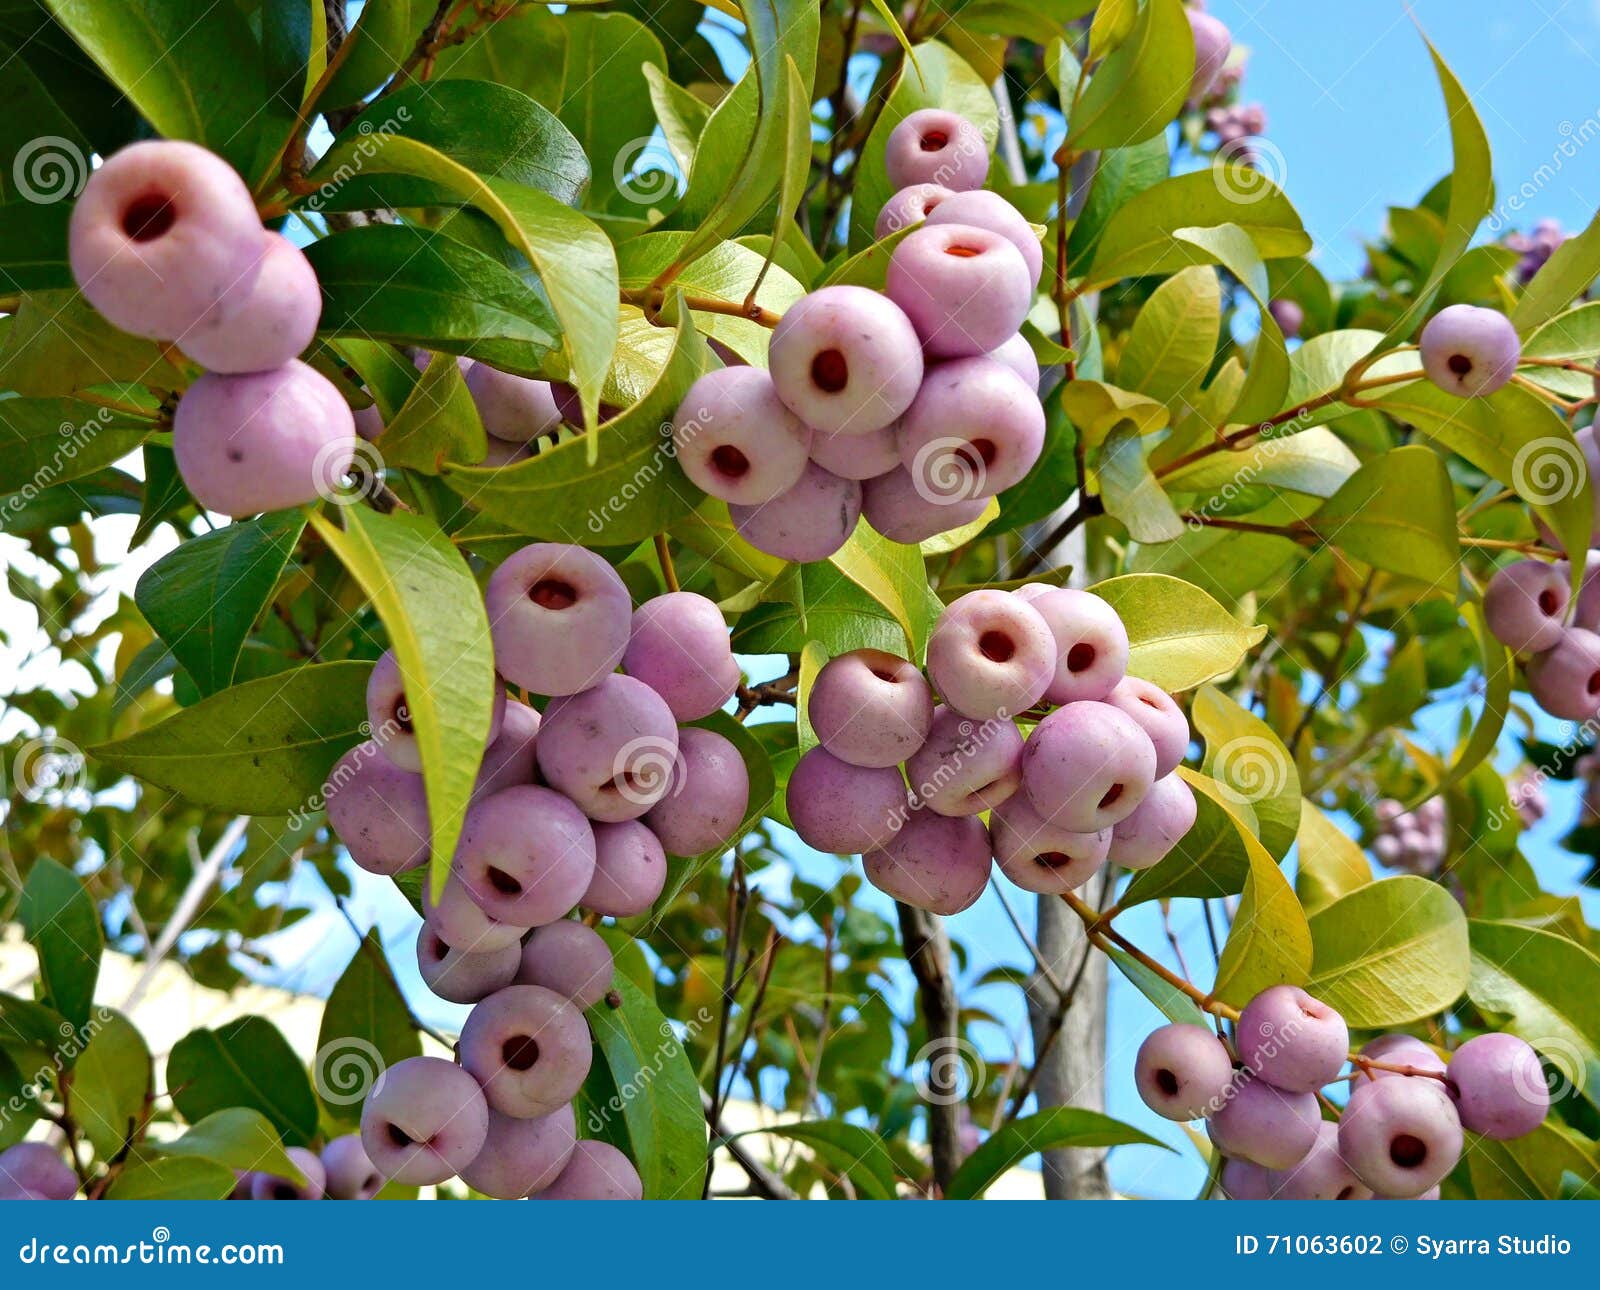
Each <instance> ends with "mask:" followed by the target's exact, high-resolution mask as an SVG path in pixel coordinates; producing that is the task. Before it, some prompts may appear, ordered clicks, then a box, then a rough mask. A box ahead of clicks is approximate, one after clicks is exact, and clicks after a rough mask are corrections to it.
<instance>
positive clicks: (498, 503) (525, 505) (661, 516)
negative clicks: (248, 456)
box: [444, 314, 710, 544]
mask: <svg viewBox="0 0 1600 1290" xmlns="http://www.w3.org/2000/svg"><path fill="white" fill-rule="evenodd" d="M709 366H710V354H709V352H708V350H707V349H706V345H705V342H704V341H702V340H701V339H700V338H699V337H698V336H697V335H696V334H695V331H694V327H693V325H692V323H691V320H690V319H689V317H688V316H687V314H685V316H684V317H682V318H680V320H679V325H678V329H677V331H676V334H675V335H674V337H673V342H672V351H671V354H670V356H669V357H668V359H667V362H666V365H665V367H664V368H663V370H662V372H661V375H660V377H659V379H658V380H657V381H656V383H655V385H654V386H653V387H652V388H651V389H650V390H649V391H648V392H647V393H646V394H645V395H644V397H643V398H641V399H640V400H639V402H637V403H635V404H634V405H633V406H632V407H630V408H628V409H627V410H626V411H625V412H623V413H621V414H620V415H619V416H617V417H615V418H614V419H612V420H611V421H609V422H607V423H605V424H604V425H602V426H601V427H600V429H599V431H598V433H597V434H596V435H588V434H586V435H582V436H579V437H578V438H576V439H569V440H567V441H566V442H564V443H561V444H559V445H557V446H556V447H554V448H549V449H546V450H545V451H543V452H541V453H540V454H539V455H538V456H536V457H534V458H533V459H532V460H530V461H521V462H516V463H515V464H513V465H510V466H504V467H501V468H500V469H498V470H481V469H475V468H472V467H455V466H452V467H448V468H447V469H446V471H445V475H444V480H445V483H446V484H448V485H449V486H450V487H451V488H452V489H454V490H455V491H456V492H457V493H459V494H460V495H461V496H462V497H463V498H464V499H466V500H467V501H468V502H469V503H470V504H471V505H472V506H473V507H474V508H475V509H477V510H479V511H482V512H483V513H484V514H485V515H488V516H491V517H493V518H495V519H497V520H500V521H502V522H503V523H506V524H508V525H510V526H512V531H513V532H518V533H528V534H529V535H530V536H533V537H547V538H552V539H556V540H560V541H565V542H586V543H591V544H592V543H597V542H607V543H624V542H640V541H643V540H644V539H645V538H647V537H650V536H651V535H652V534H654V533H658V532H660V531H661V530H662V529H664V528H666V527H667V526H668V525H669V524H672V523H673V522H675V521H676V520H678V519H680V518H681V517H683V516H684V515H686V514H688V513H689V511H690V510H691V509H692V508H693V507H694V506H695V505H696V503H697V502H698V501H699V500H700V499H699V497H698V496H697V494H698V491H699V490H698V489H695V488H694V487H693V486H692V485H691V484H690V483H689V481H688V479H687V477H686V476H685V475H684V473H683V468H682V467H681V466H679V465H678V460H677V456H676V454H675V453H674V452H673V451H672V441H671V439H670V438H669V437H668V436H669V433H670V426H671V422H672V418H673V415H674V413H676V411H677V409H678V404H679V403H680V402H681V401H682V399H683V396H684V394H685V393H686V392H687V390H688V388H689V386H690V385H692V384H693V383H694V381H695V379H696V378H697V377H698V376H699V375H700V374H701V373H702V372H703V371H705V370H706V369H707V367H709ZM595 439H598V442H599V456H598V460H597V461H596V462H595V463H593V464H591V463H590V462H589V461H588V460H587V446H586V444H585V442H584V441H585V440H595Z"/></svg>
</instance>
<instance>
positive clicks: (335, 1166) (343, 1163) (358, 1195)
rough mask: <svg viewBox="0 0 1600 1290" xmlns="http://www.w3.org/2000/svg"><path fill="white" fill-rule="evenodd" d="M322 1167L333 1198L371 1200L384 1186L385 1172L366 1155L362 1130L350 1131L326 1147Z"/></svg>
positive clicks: (323, 1150) (323, 1149)
mask: <svg viewBox="0 0 1600 1290" xmlns="http://www.w3.org/2000/svg"><path fill="white" fill-rule="evenodd" d="M322 1169H323V1173H324V1174H325V1175H326V1176H327V1180H328V1181H327V1187H328V1195H330V1196H332V1197H333V1198H334V1200H371V1199H372V1198H373V1197H374V1196H376V1195H377V1194H378V1193H379V1192H380V1191H382V1190H383V1175H382V1174H380V1173H379V1172H378V1170H377V1167H376V1166H375V1165H374V1164H373V1163H372V1161H371V1159H370V1158H369V1157H368V1156H367V1149H366V1148H365V1147H363V1146H362V1145H361V1135H360V1134H359V1133H347V1134H345V1135H344V1136H343V1137H339V1138H335V1139H334V1140H333V1141H332V1142H330V1143H328V1145H327V1146H325V1147H323V1148H322Z"/></svg>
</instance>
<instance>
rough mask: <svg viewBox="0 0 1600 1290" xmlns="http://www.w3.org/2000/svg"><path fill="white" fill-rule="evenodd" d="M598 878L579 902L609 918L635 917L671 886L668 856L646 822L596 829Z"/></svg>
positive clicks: (639, 821)
mask: <svg viewBox="0 0 1600 1290" xmlns="http://www.w3.org/2000/svg"><path fill="white" fill-rule="evenodd" d="M594 850H595V857H594V877H593V878H591V879H590V880H589V889H588V890H587V891H585V892H584V893H583V899H582V900H580V901H579V902H578V903H579V904H580V905H582V906H583V907H584V908H585V909H590V910H593V911H594V912H595V913H597V914H603V915H605V916H606V917H607V918H632V917H633V916H634V915H635V914H642V913H644V912H645V910H647V909H649V908H650V906H651V905H653V904H655V901H656V897H657V896H659V895H660V894H661V890H662V888H663V887H665V886H666V883H667V855H666V852H665V851H664V850H663V849H662V847H661V841H660V839H659V838H657V837H656V835H655V834H654V833H652V832H651V831H650V829H649V826H648V825H646V824H645V823H644V822H643V821H642V820H622V821H619V822H618V823H616V824H596V825H595V826H594Z"/></svg>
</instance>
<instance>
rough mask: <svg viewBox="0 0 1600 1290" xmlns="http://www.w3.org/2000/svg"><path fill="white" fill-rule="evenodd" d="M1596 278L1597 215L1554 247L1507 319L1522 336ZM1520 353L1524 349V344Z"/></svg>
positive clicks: (1599, 249)
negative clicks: (1581, 229)
mask: <svg viewBox="0 0 1600 1290" xmlns="http://www.w3.org/2000/svg"><path fill="white" fill-rule="evenodd" d="M1596 278H1600V215H1596V216H1595V217H1594V218H1593V219H1592V220H1590V221H1589V226H1588V227H1587V228H1585V229H1584V230H1583V232H1581V233H1579V234H1577V235H1576V236H1574V237H1569V238H1568V239H1567V240H1566V241H1565V242H1563V243H1562V244H1561V245H1560V246H1558V247H1557V248H1556V249H1555V253H1554V254H1553V255H1551V257H1550V259H1549V260H1548V261H1546V262H1545V266H1544V268H1542V269H1540V270H1539V272H1538V273H1536V274H1534V275H1533V281H1532V282H1530V283H1528V285H1527V286H1526V287H1525V288H1523V292H1522V295H1521V296H1520V297H1519V298H1518V300H1517V303H1516V304H1515V305H1514V306H1513V307H1512V310H1511V321H1512V322H1513V323H1514V324H1515V325H1516V328H1517V331H1518V332H1519V333H1521V334H1522V335H1523V336H1528V335H1529V333H1530V332H1536V331H1537V330H1538V329H1541V328H1542V327H1543V326H1544V325H1545V324H1546V323H1548V322H1549V321H1551V319H1553V318H1555V316H1556V315H1557V314H1559V313H1560V312H1561V311H1562V310H1563V309H1565V308H1566V307H1567V306H1568V305H1570V304H1571V303H1572V302H1573V301H1574V300H1576V299H1577V298H1578V297H1579V296H1582V295H1583V294H1585V293H1586V292H1587V291H1588V290H1589V288H1590V287H1591V286H1593V285H1594V280H1595V279H1596ZM1529 339H1530V341H1531V339H1532V338H1531V337H1529ZM1523 352H1524V353H1526V352H1527V347H1526V346H1524V348H1523Z"/></svg>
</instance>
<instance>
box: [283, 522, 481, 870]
mask: <svg viewBox="0 0 1600 1290" xmlns="http://www.w3.org/2000/svg"><path fill="white" fill-rule="evenodd" d="M343 512H344V515H343V518H344V526H343V527H342V528H339V527H336V526H335V525H334V524H333V523H332V522H331V521H330V520H328V519H327V518H326V517H325V516H323V515H320V514H313V515H312V517H311V522H312V523H313V524H314V525H315V526H316V529H317V532H318V533H319V534H320V535H321V537H322V540H323V541H324V542H326V543H327V544H328V546H329V548H330V549H331V550H332V551H333V552H334V554H335V555H337V556H338V557H339V559H340V561H341V562H342V563H343V565H344V567H345V568H346V569H347V570H348V571H349V573H350V575H351V577H353V578H354V579H355V580H356V581H357V582H358V583H360V585H361V589H362V590H363V591H365V592H366V593H367V597H368V599H369V600H371V601H372V607H373V608H374V609H375V610H377V613H378V617H379V618H380V619H382V620H383V625H384V628H385V630H387V632H388V634H389V647H390V649H392V650H393V651H394V654H395V658H396V660H397V661H398V662H399V664H400V675H401V677H402V678H403V679H404V683H405V694H406V707H407V709H408V710H409V711H410V714H411V720H412V724H413V726H414V728H415V731H416V739H417V747H418V750H419V752H420V754H421V757H422V774H423V780H424V782H425V784H426V787H427V796H428V822H429V827H430V829H431V830H432V835H433V836H432V842H433V862H432V868H431V870H430V876H431V879H432V882H433V887H434V891H435V893H437V892H438V890H439V889H440V888H441V887H442V886H443V885H444V879H445V875H446V874H447V873H448V872H449V869H450V858H451V857H452V856H453V855H455V852H456V840H457V839H458V838H459V837H460V836H461V825H462V822H463V820H464V819H465V817H466V813H467V802H468V799H469V798H470V797H471V796H472V789H473V785H474V783H475V782H476V780H477V775H478V764H479V762H481V761H482V760H483V749H484V746H485V745H486V744H487V743H488V742H489V723H490V715H491V705H492V700H493V697H494V688H495V686H496V685H498V684H499V682H498V680H497V679H496V678H495V673H494V648H493V646H492V644H491V643H490V640H489V620H488V618H487V617H486V616H485V614H484V609H483V595H482V593H481V592H480V591H479V590H478V584H477V582H476V580H475V579H474V578H473V576H472V570H471V569H470V568H468V566H467V562H466V560H465V559H463V558H462V555H461V553H460V552H459V551H457V550H456V548H455V547H454V546H453V545H452V544H451V542H450V539H449V538H447V537H446V536H445V535H444V534H443V533H442V532H441V531H440V530H439V528H438V526H437V525H435V524H433V523H432V522H431V521H430V520H427V519H425V518H423V517H422V516H419V515H412V514H406V513H404V512H400V511H396V512H395V513H393V514H391V515H384V514H381V513H379V512H377V511H371V510H368V509H366V508H365V507H362V506H347V507H344V508H343Z"/></svg>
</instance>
